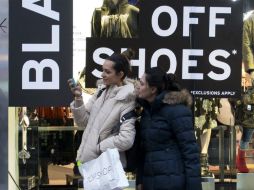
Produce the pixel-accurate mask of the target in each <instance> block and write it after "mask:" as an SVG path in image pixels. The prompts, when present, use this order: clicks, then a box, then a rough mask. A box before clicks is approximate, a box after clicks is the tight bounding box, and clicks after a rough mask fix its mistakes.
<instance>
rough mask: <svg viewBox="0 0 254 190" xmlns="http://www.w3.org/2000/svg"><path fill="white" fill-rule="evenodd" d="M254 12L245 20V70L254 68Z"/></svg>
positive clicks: (248, 70)
mask: <svg viewBox="0 0 254 190" xmlns="http://www.w3.org/2000/svg"><path fill="white" fill-rule="evenodd" d="M253 48H254V13H252V14H251V15H250V16H249V18H247V19H246V20H245V21H244V24H243V50H242V51H243V52H242V55H243V62H244V66H245V71H246V72H248V73H249V72H250V71H252V70H254V60H253V58H254V56H253V51H254V49H253Z"/></svg>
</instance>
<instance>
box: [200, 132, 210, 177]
mask: <svg viewBox="0 0 254 190" xmlns="http://www.w3.org/2000/svg"><path fill="white" fill-rule="evenodd" d="M211 132H212V130H211V129H207V130H206V131H205V132H204V133H203V134H201V135H200V148H201V155H200V163H201V175H202V176H212V173H211V172H210V171H209V166H208V154H207V153H208V146H209V143H210V139H211Z"/></svg>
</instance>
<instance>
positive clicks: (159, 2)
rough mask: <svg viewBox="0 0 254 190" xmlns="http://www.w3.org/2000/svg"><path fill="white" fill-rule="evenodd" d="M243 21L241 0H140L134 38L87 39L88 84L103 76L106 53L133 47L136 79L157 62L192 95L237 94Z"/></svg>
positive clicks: (134, 75) (229, 95) (156, 64)
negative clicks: (136, 30)
mask: <svg viewBox="0 0 254 190" xmlns="http://www.w3.org/2000/svg"><path fill="white" fill-rule="evenodd" d="M242 20H243V16H242V2H241V1H228V0H207V1H199V0H180V1H168V0H156V1H144V2H143V3H142V4H141V9H140V19H139V26H140V34H139V38H138V39H136V38H135V39H134V38H133V39H105V38H88V39H87V52H86V53H87V55H86V58H87V60H86V63H87V65H86V86H87V87H95V84H96V80H97V79H99V78H101V73H102V64H103V62H104V59H103V58H104V57H105V55H111V54H112V53H113V52H122V51H124V50H125V49H126V48H133V49H135V51H136V58H135V59H133V60H132V61H131V63H132V67H133V70H134V74H133V77H134V78H137V77H138V78H140V77H141V76H142V74H143V73H144V71H145V69H146V68H149V67H156V66H158V67H161V68H163V69H164V70H165V71H167V72H168V73H175V74H176V75H177V76H178V78H179V79H180V81H181V84H182V85H183V86H185V87H186V88H188V89H189V90H190V91H191V93H192V94H193V95H195V96H205V97H238V96H240V92H241V62H242V55H241V51H242V24H243V21H242Z"/></svg>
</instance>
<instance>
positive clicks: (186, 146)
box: [139, 90, 202, 190]
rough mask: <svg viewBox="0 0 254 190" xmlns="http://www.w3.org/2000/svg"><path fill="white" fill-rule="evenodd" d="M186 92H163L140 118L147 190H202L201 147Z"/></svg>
mask: <svg viewBox="0 0 254 190" xmlns="http://www.w3.org/2000/svg"><path fill="white" fill-rule="evenodd" d="M191 103H192V97H191V95H190V94H189V92H188V91H187V90H182V91H179V92H162V93H161V94H160V95H158V96H157V97H156V99H155V101H154V102H153V103H152V104H151V105H150V104H148V102H141V104H142V106H143V107H144V110H143V113H142V116H141V139H142V147H143V148H142V149H143V151H144V158H143V161H142V164H141V165H140V167H139V171H140V173H139V175H141V176H139V177H141V180H142V183H143V187H144V190H201V189H202V187H201V177H200V161H199V157H200V154H199V147H198V144H197V142H196V139H195V135H194V126H193V116H192V112H191V110H190V109H189V107H188V106H190V105H191Z"/></svg>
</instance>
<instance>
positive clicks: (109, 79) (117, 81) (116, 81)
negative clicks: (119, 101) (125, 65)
mask: <svg viewBox="0 0 254 190" xmlns="http://www.w3.org/2000/svg"><path fill="white" fill-rule="evenodd" d="M114 64H115V63H114V62H113V61H109V60H105V62H104V64H103V66H102V70H103V72H102V75H101V76H102V79H103V83H104V84H105V85H106V86H110V85H118V86H119V85H121V83H122V79H121V78H122V76H123V73H122V72H120V73H116V71H115V70H114V67H113V66H114Z"/></svg>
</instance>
